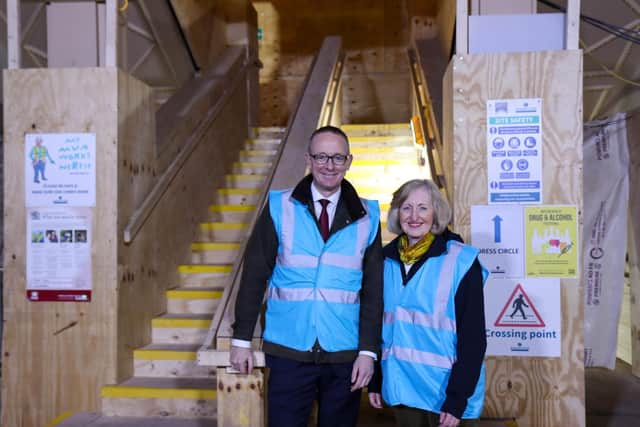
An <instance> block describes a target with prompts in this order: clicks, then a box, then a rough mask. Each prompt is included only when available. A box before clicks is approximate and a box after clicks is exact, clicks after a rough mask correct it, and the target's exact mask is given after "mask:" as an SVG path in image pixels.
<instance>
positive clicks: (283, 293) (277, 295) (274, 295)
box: [267, 286, 360, 304]
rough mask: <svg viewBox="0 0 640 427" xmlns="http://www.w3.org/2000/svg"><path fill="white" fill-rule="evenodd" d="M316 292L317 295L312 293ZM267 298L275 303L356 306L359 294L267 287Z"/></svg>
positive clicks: (334, 290)
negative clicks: (327, 303)
mask: <svg viewBox="0 0 640 427" xmlns="http://www.w3.org/2000/svg"><path fill="white" fill-rule="evenodd" d="M314 291H316V292H317V293H314ZM267 297H268V298H269V299H272V300H277V301H313V300H316V299H317V300H322V301H326V302H336V303H341V304H358V303H359V302H360V293H359V292H351V291H342V290H340V289H327V288H318V289H317V290H316V289H315V288H276V287H274V286H269V290H268V293H267Z"/></svg>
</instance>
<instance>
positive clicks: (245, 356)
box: [229, 346, 253, 374]
mask: <svg viewBox="0 0 640 427" xmlns="http://www.w3.org/2000/svg"><path fill="white" fill-rule="evenodd" d="M229 361H230V362H231V367H232V368H233V369H235V370H236V371H238V372H240V373H241V374H249V373H251V372H253V351H251V349H250V348H244V347H236V346H231V353H230V354H229Z"/></svg>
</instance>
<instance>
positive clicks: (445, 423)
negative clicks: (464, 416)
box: [440, 412, 460, 427]
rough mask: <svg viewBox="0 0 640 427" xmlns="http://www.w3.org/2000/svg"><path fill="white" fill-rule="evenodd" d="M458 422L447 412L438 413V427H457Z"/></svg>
mask: <svg viewBox="0 0 640 427" xmlns="http://www.w3.org/2000/svg"><path fill="white" fill-rule="evenodd" d="M459 424H460V420H459V419H458V418H456V417H454V416H453V415H451V414H449V413H447V412H441V413H440V427H458V425H459Z"/></svg>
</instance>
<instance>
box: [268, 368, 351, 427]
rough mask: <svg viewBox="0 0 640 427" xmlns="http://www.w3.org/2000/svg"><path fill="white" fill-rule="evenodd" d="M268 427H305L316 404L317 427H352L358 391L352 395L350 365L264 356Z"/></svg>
mask: <svg viewBox="0 0 640 427" xmlns="http://www.w3.org/2000/svg"><path fill="white" fill-rule="evenodd" d="M266 362H267V367H268V368H269V369H270V371H269V380H268V384H267V404H268V418H269V424H268V425H269V427H307V426H308V423H309V416H310V414H311V408H312V406H313V401H314V400H317V401H318V427H354V426H355V425H356V423H357V420H358V411H359V409H360V395H361V390H356V391H355V392H351V391H350V388H351V371H352V369H353V363H352V362H349V363H314V362H298V361H296V360H292V359H287V358H283V357H277V356H272V355H266Z"/></svg>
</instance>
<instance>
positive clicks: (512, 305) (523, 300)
mask: <svg viewBox="0 0 640 427" xmlns="http://www.w3.org/2000/svg"><path fill="white" fill-rule="evenodd" d="M511 309H513V311H511ZM509 311H511V314H509ZM514 316H515V318H514ZM494 325H495V326H502V327H505V326H529V327H531V328H544V327H545V324H544V320H542V317H540V314H538V310H536V306H535V305H534V304H533V302H532V301H531V299H530V298H529V297H528V296H527V293H526V292H525V291H524V289H522V285H521V284H520V283H518V284H517V285H516V288H515V289H514V290H513V292H512V293H511V297H509V300H508V301H507V303H506V304H505V305H504V307H503V308H502V311H501V312H500V314H499V315H498V318H497V319H496V321H495V323H494Z"/></svg>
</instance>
